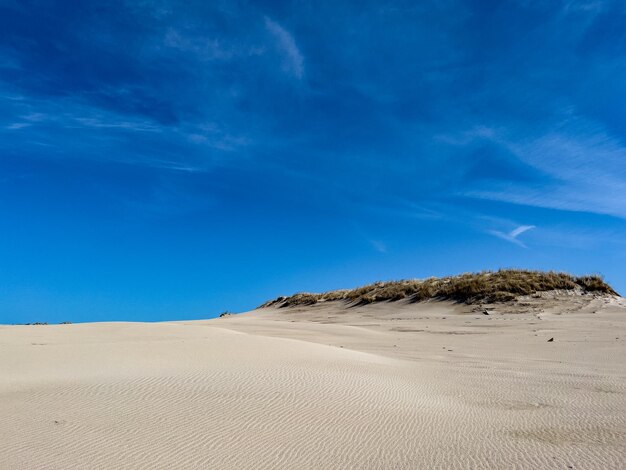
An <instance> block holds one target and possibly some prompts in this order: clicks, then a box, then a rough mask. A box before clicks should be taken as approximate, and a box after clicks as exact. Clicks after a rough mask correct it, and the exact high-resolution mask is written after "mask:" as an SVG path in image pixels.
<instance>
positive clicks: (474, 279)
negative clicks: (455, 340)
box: [260, 269, 617, 308]
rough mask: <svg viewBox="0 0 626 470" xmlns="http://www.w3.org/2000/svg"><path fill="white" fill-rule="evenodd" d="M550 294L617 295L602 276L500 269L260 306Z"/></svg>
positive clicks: (493, 298) (473, 300)
mask: <svg viewBox="0 0 626 470" xmlns="http://www.w3.org/2000/svg"><path fill="white" fill-rule="evenodd" d="M551 290H567V291H576V290H577V291H580V292H581V293H584V294H588V293H597V294H605V295H617V292H615V291H614V290H613V288H612V287H611V286H609V285H608V284H607V283H606V282H604V280H603V279H602V278H601V277H600V276H595V275H594V276H572V275H571V274H567V273H558V272H542V271H526V270H518V269H501V270H499V271H483V272H480V273H467V274H461V275H458V276H450V277H443V278H435V277H432V278H429V279H423V280H417V279H411V280H402V281H389V282H376V283H374V284H369V285H367V286H363V287H357V288H356V289H351V290H350V289H346V290H335V291H330V292H326V293H322V294H310V293H299V294H295V295H292V296H290V297H278V298H277V299H275V300H271V301H269V302H266V303H265V304H263V305H261V306H260V308H264V307H272V306H273V307H293V306H297V305H313V304H315V303H317V302H324V301H326V302H327V301H336V300H342V301H345V302H348V303H350V304H353V305H365V304H370V303H374V302H382V301H396V300H402V299H408V300H410V301H413V302H420V301H423V300H429V299H437V300H453V301H456V302H465V303H467V304H474V303H479V302H505V301H510V300H515V299H516V298H517V297H519V296H521V295H533V294H536V293H537V292H545V291H551Z"/></svg>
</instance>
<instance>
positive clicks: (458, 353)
mask: <svg viewBox="0 0 626 470" xmlns="http://www.w3.org/2000/svg"><path fill="white" fill-rule="evenodd" d="M621 302H622V301H621V300H619V299H614V298H613V299H611V298H603V297H590V296H576V295H570V296H556V295H553V296H550V294H545V295H542V296H541V297H533V298H528V299H525V300H522V301H520V302H518V303H516V304H514V305H513V304H506V305H505V304H498V305H487V306H480V307H476V306H465V305H458V304H453V303H450V302H423V303H419V304H409V303H404V302H394V303H379V304H373V305H367V306H363V307H357V308H346V306H345V304H343V303H341V302H320V303H318V304H315V305H312V306H306V307H297V308H290V309H280V308H266V309H261V310H257V311H253V312H250V313H247V314H242V315H232V316H230V317H225V318H220V319H215V320H209V321H193V322H170V323H144V324H140V323H100V324H76V325H54V326H52V325H51V326H2V327H0V377H1V378H2V381H1V383H0V397H1V400H0V416H2V421H1V424H0V468H2V469H29V470H30V469H72V468H80V469H85V468H90V469H91V468H107V469H108V468H116V469H117V468H136V469H155V468H163V469H165V468H371V469H378V468H380V469H387V468H467V469H470V468H506V469H509V468H524V469H526V468H529V469H530V468H532V469H537V468H542V469H546V468H554V469H567V468H575V469H583V468H588V469H598V468H614V469H619V468H625V467H626V305H623V304H622V303H621ZM485 309H486V311H485ZM550 338H554V341H552V342H548V340H549V339H550Z"/></svg>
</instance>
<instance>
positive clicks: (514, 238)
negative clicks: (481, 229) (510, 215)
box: [489, 225, 536, 248]
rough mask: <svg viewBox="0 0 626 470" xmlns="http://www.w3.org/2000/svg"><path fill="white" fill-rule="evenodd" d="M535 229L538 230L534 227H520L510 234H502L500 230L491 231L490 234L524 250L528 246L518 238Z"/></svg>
mask: <svg viewBox="0 0 626 470" xmlns="http://www.w3.org/2000/svg"><path fill="white" fill-rule="evenodd" d="M534 228H536V227H535V226H534V225H520V226H519V227H517V228H516V229H513V230H511V231H510V232H500V231H499V230H490V231H489V233H490V234H491V235H493V236H496V237H498V238H501V239H503V240H506V241H508V242H511V243H514V244H516V245H518V246H521V247H522V248H527V247H526V245H524V243H522V242H521V241H520V240H519V239H518V237H519V236H520V235H521V234H522V233H524V232H528V231H529V230H532V229H534Z"/></svg>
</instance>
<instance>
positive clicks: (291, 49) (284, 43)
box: [265, 16, 304, 80]
mask: <svg viewBox="0 0 626 470" xmlns="http://www.w3.org/2000/svg"><path fill="white" fill-rule="evenodd" d="M265 28H266V29H267V30H268V31H269V32H270V33H271V34H272V36H274V39H275V40H276V44H277V46H278V48H279V49H280V50H281V51H282V53H283V55H284V61H283V69H284V70H285V71H286V72H288V73H289V74H291V75H292V76H294V77H295V78H297V79H298V80H300V79H301V78H302V77H303V75H304V57H303V56H302V53H301V52H300V49H299V48H298V46H297V44H296V41H295V39H294V38H293V36H292V35H291V33H289V32H288V31H287V30H286V29H285V28H283V27H282V26H281V25H280V24H278V23H277V22H275V21H272V20H271V19H270V18H268V17H267V16H266V17H265Z"/></svg>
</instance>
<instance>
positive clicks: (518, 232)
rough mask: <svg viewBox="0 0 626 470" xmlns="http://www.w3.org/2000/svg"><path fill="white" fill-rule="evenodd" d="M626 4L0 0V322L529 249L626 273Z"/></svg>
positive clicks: (155, 304)
mask: <svg viewBox="0 0 626 470" xmlns="http://www.w3.org/2000/svg"><path fill="white" fill-rule="evenodd" d="M624 24H626V6H624V3H623V2H621V1H604V0H585V1H582V0H581V1H576V0H562V1H558V0H551V1H542V0H536V1H535V0H519V1H510V2H500V1H483V2H480V1H453V0H451V1H446V0H438V1H430V2H429V1H423V2H408V1H406V2H405V1H388V2H385V1H373V2H365V1H359V2H342V1H339V0H334V1H331V2H325V1H315V2H307V1H294V2H270V1H257V2H246V1H234V0H232V1H212V2H205V1H185V2H182V1H181V2H174V1H166V0H163V1H149V0H137V1H130V0H127V1H109V2H95V1H94V2H89V1H84V2H68V1H58V2H55V1H27V0H15V1H13V0H0V31H2V33H1V34H0V322H2V323H23V322H33V321H48V322H57V321H65V320H68V321H100V320H165V319H183V318H207V317H211V316H214V315H216V314H218V313H220V312H221V311H223V310H227V309H228V310H231V311H243V310H247V309H250V308H252V307H254V306H256V305H258V304H260V303H262V302H263V301H265V300H267V299H269V298H273V297H276V296H278V295H281V294H290V293H293V292H295V291H320V290H328V289H333V288H342V287H352V286H355V285H359V284H363V283H368V282H372V281H376V280H383V279H398V278H413V277H427V276H431V275H446V274H454V273H458V272H464V271H478V270H483V269H497V268H500V267H523V268H536V269H555V270H566V271H571V272H573V273H576V274H583V273H600V274H603V275H604V276H605V278H606V279H607V280H608V281H609V282H610V283H612V284H613V285H614V287H615V288H616V289H617V290H618V291H621V292H626V277H625V275H624V272H625V271H624V269H623V266H624V265H625V264H626V86H624V83H626V59H625V58H626V30H625V29H624V27H623V26H624Z"/></svg>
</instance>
